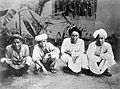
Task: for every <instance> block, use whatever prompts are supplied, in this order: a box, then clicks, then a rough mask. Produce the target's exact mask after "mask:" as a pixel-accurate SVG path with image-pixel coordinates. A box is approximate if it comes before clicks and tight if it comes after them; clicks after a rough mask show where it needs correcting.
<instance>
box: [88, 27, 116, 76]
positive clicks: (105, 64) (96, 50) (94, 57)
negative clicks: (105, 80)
mask: <svg viewBox="0 0 120 89" xmlns="http://www.w3.org/2000/svg"><path fill="white" fill-rule="evenodd" d="M93 37H94V38H95V41H94V42H92V43H90V44H89V46H88V50H87V55H88V59H89V67H90V70H91V71H92V72H93V73H94V74H97V75H101V74H104V75H106V76H112V74H111V73H110V72H109V71H108V68H109V67H111V66H112V65H113V64H115V60H114V55H113V51H112V47H111V45H110V44H109V43H107V42H105V39H106V38H107V33H106V31H105V30H104V29H102V28H101V29H99V30H96V31H95V32H94V34H93Z"/></svg>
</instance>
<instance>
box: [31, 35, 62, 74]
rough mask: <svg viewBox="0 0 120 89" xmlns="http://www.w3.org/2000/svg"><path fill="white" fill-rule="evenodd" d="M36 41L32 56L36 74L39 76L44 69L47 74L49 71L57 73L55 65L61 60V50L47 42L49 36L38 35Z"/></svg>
mask: <svg viewBox="0 0 120 89" xmlns="http://www.w3.org/2000/svg"><path fill="white" fill-rule="evenodd" d="M35 40H36V41H37V44H36V45H35V46H34V49H33V55H32V58H33V61H34V63H35V71H34V72H35V73H37V74H38V73H39V72H40V70H41V69H42V71H43V72H44V73H45V74H47V69H50V71H51V72H52V73H56V69H55V63H56V60H57V59H58V58H59V53H60V51H59V49H58V48H56V47H55V46H54V45H53V44H51V43H49V42H47V34H41V35H38V36H36V37H35ZM47 67H48V68H47Z"/></svg>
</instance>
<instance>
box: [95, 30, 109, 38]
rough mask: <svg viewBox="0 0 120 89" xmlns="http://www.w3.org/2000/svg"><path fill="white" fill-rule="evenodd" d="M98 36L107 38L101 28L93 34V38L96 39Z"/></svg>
mask: <svg viewBox="0 0 120 89" xmlns="http://www.w3.org/2000/svg"><path fill="white" fill-rule="evenodd" d="M98 35H104V37H105V38H107V32H106V31H105V30H104V29H103V28H100V29H99V30H96V31H95V32H94V33H93V37H94V38H96V37H97V36H98Z"/></svg>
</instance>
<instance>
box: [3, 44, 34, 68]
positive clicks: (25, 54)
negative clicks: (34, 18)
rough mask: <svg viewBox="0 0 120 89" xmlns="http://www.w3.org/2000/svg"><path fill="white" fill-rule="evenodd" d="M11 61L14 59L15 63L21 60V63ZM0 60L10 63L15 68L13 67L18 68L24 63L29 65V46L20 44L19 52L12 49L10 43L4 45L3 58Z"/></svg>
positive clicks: (30, 59) (30, 60) (30, 61)
mask: <svg viewBox="0 0 120 89" xmlns="http://www.w3.org/2000/svg"><path fill="white" fill-rule="evenodd" d="M13 61H15V63H17V62H18V61H21V63H23V64H22V65H21V67H20V66H18V65H16V64H14V63H13ZM1 62H2V63H3V62H6V63H7V64H10V65H11V67H13V68H15V69H20V68H22V67H24V66H25V64H28V65H29V66H30V65H31V64H32V58H31V57H30V56H29V47H28V46H27V45H25V44H22V45H21V50H20V51H19V53H17V52H16V51H15V50H14V49H13V46H12V45H8V46H7V47H6V51H5V58H2V59H1Z"/></svg>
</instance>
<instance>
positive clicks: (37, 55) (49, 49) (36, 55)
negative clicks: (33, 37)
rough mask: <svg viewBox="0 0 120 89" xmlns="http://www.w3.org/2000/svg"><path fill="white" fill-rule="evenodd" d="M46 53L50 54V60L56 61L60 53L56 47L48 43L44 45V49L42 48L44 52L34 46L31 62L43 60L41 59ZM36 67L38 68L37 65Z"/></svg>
mask: <svg viewBox="0 0 120 89" xmlns="http://www.w3.org/2000/svg"><path fill="white" fill-rule="evenodd" d="M45 51H46V52H45ZM47 53H50V54H51V60H52V59H55V60H56V59H58V58H59V53H60V51H59V49H58V48H57V47H55V46H54V45H53V44H51V43H49V42H47V43H46V47H45V48H44V50H43V49H41V48H40V47H39V45H38V44H36V45H35V46H34V49H33V55H32V58H33V61H37V60H43V57H44V56H45V55H46V54H47ZM36 67H37V68H39V65H36Z"/></svg>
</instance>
